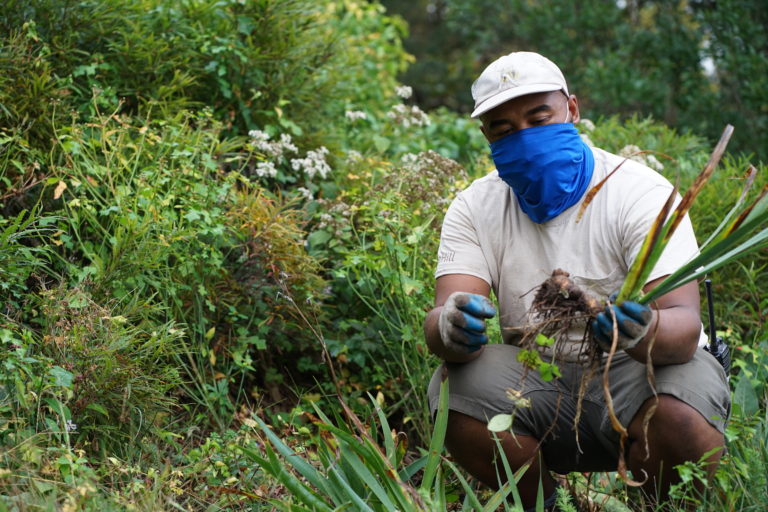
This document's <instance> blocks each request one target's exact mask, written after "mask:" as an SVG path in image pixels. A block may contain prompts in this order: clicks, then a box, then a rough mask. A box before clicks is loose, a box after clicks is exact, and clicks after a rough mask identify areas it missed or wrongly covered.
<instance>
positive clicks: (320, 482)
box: [253, 415, 327, 492]
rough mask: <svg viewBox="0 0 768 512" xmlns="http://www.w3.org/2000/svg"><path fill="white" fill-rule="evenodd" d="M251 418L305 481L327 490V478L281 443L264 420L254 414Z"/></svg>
mask: <svg viewBox="0 0 768 512" xmlns="http://www.w3.org/2000/svg"><path fill="white" fill-rule="evenodd" d="M253 419H254V420H255V421H256V423H258V424H259V427H261V431H262V432H264V434H265V435H266V436H267V438H268V439H269V441H270V442H271V443H272V445H273V446H274V447H275V449H276V450H277V451H278V453H280V455H282V456H283V457H285V460H287V461H288V462H289V463H290V464H291V465H292V466H293V467H294V468H296V470H297V471H298V472H299V473H300V474H301V476H303V477H304V478H306V479H307V481H308V482H309V483H310V484H312V485H314V486H315V487H316V488H317V489H320V490H321V491H323V492H327V489H326V485H327V480H325V478H323V476H322V475H321V474H320V472H319V471H318V470H317V469H315V467H314V466H312V465H311V464H309V463H308V462H307V461H305V460H304V459H303V458H301V457H300V456H299V455H297V454H296V452H294V451H293V450H291V448H290V447H288V445H286V444H285V443H283V442H282V441H281V440H280V438H279V437H278V436H277V434H275V433H274V432H272V429H270V428H269V427H268V426H267V424H266V423H264V421H262V419H261V418H259V417H258V416H256V415H254V416H253Z"/></svg>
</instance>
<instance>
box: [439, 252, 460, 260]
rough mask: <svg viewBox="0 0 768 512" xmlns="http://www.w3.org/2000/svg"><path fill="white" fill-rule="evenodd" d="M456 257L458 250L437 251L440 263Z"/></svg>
mask: <svg viewBox="0 0 768 512" xmlns="http://www.w3.org/2000/svg"><path fill="white" fill-rule="evenodd" d="M455 257H456V251H440V252H438V253H437V262H438V263H450V262H452V261H453V259H454V258H455Z"/></svg>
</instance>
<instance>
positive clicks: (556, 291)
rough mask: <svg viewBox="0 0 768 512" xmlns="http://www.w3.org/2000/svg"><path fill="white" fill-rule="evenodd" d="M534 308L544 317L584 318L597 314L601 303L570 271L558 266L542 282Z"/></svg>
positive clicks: (534, 301)
mask: <svg viewBox="0 0 768 512" xmlns="http://www.w3.org/2000/svg"><path fill="white" fill-rule="evenodd" d="M533 309H534V311H535V312H536V313H537V314H538V315H539V316H541V317H543V318H553V317H557V318H560V317H566V316H570V317H576V318H583V317H585V316H586V317H592V316H595V315H596V314H597V313H599V312H600V310H601V305H600V301H598V300H597V299H596V298H594V297H593V296H592V295H590V294H589V292H587V291H586V290H582V289H581V288H579V287H578V286H577V285H576V283H574V282H573V280H571V277H570V274H569V273H568V272H566V271H565V270H562V269H559V268H558V269H555V270H554V271H553V272H552V275H551V276H550V277H549V279H547V280H546V281H544V282H543V283H541V286H540V287H539V289H538V291H537V292H536V295H535V297H534V299H533Z"/></svg>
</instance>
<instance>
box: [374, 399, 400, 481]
mask: <svg viewBox="0 0 768 512" xmlns="http://www.w3.org/2000/svg"><path fill="white" fill-rule="evenodd" d="M368 398H370V400H371V402H373V407H374V409H375V410H376V415H377V416H378V417H379V423H381V433H382V435H383V436H384V450H385V453H386V455H387V458H388V459H389V463H390V464H392V466H393V467H397V450H396V449H395V441H394V439H392V431H391V430H390V427H389V422H388V421H387V415H386V414H384V410H383V409H382V408H381V406H380V405H379V403H378V402H377V401H376V399H375V398H373V397H372V396H371V395H370V394H369V395H368Z"/></svg>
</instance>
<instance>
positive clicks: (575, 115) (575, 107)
mask: <svg viewBox="0 0 768 512" xmlns="http://www.w3.org/2000/svg"><path fill="white" fill-rule="evenodd" d="M568 110H570V111H571V122H572V123H573V124H576V123H578V122H579V121H581V114H579V99H578V98H577V97H576V95H574V94H571V95H570V96H569V97H568Z"/></svg>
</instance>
